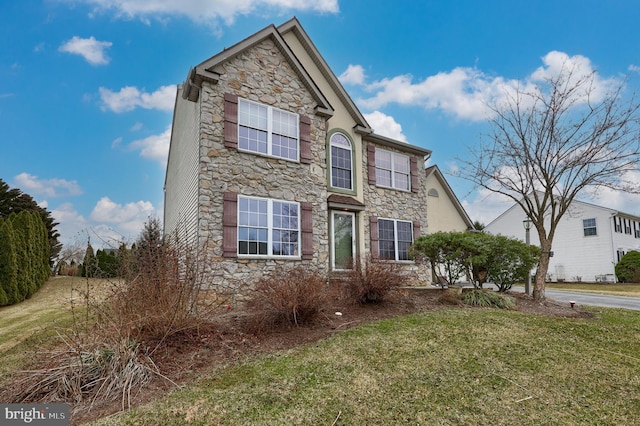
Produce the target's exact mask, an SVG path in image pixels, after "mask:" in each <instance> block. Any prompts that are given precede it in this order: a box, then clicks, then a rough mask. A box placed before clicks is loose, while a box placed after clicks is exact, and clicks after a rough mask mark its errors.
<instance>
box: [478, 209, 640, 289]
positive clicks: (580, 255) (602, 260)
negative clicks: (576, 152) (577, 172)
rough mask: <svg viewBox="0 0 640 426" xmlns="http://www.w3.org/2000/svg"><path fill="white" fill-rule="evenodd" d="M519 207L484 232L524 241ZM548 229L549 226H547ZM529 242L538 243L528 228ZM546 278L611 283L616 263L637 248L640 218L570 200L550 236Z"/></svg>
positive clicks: (535, 236)
mask: <svg viewBox="0 0 640 426" xmlns="http://www.w3.org/2000/svg"><path fill="white" fill-rule="evenodd" d="M525 217H526V215H525V213H524V211H523V210H522V208H521V207H520V206H519V205H517V204H515V205H514V206H513V207H511V208H509V209H508V210H507V211H506V212H504V213H502V214H501V215H500V216H498V217H497V218H496V219H495V220H494V221H493V222H491V223H490V224H488V225H487V226H486V227H485V232H489V233H491V234H501V235H504V236H509V237H514V238H518V239H520V240H522V241H524V240H525V236H526V231H525V228H524V223H523V221H524V219H525ZM547 229H548V225H547ZM530 232H531V244H533V245H538V246H539V245H540V240H539V238H538V234H537V232H536V230H535V228H534V227H532V228H531V231H530ZM551 250H552V252H553V256H552V257H551V261H550V263H549V272H548V277H547V281H584V282H614V281H616V277H615V269H614V268H615V265H616V263H618V261H619V260H620V258H622V256H624V254H625V253H627V252H629V251H630V250H639V251H640V217H638V216H634V215H631V214H627V213H622V212H619V211H617V210H614V209H610V208H606V207H601V206H596V205H594V204H589V203H585V202H581V201H573V202H572V204H571V207H570V208H569V211H567V213H566V214H565V215H564V216H563V218H562V219H561V220H560V223H559V225H558V228H557V230H556V234H555V236H554V238H553V246H552V249H551Z"/></svg>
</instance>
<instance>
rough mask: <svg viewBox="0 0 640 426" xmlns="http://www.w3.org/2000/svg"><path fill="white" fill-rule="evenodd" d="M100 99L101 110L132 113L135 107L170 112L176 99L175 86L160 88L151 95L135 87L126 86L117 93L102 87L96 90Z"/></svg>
mask: <svg viewBox="0 0 640 426" xmlns="http://www.w3.org/2000/svg"><path fill="white" fill-rule="evenodd" d="M98 90H99V92H100V98H101V99H102V103H103V105H102V109H103V110H111V111H113V112H125V111H132V110H134V109H135V108H137V107H140V108H145V109H159V110H162V111H172V110H173V105H174V103H175V99H176V86H175V85H173V84H172V85H169V86H161V87H160V88H159V89H158V90H156V91H155V92H152V93H147V92H144V91H140V90H139V89H138V88H137V87H132V86H126V87H123V88H122V89H120V91H119V92H113V91H111V90H109V89H105V88H104V87H100V89H98Z"/></svg>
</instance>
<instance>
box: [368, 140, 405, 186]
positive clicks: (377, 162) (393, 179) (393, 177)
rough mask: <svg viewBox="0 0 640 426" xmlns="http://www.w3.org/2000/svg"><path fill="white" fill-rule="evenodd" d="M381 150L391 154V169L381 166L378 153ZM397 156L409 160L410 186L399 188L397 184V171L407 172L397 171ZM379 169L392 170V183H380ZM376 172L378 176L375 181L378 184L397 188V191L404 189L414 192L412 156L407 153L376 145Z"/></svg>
mask: <svg viewBox="0 0 640 426" xmlns="http://www.w3.org/2000/svg"><path fill="white" fill-rule="evenodd" d="M379 152H384V153H387V154H389V155H390V156H391V168H390V169H386V168H383V167H381V166H380V161H379V158H378V153H379ZM396 157H400V158H403V159H405V160H406V162H407V173H406V176H407V185H408V186H409V187H408V188H399V187H398V186H397V185H396V173H398V174H403V175H404V174H405V173H403V172H396V170H395V161H394V160H395V158H396ZM378 170H384V171H390V172H391V185H390V186H388V185H383V184H382V183H380V179H378ZM375 173H376V177H375V181H376V186H379V187H381V188H388V189H395V190H397V191H403V192H413V191H412V189H411V188H412V183H413V182H412V173H411V156H409V155H406V154H402V153H399V152H394V151H389V150H387V149H382V148H379V147H375Z"/></svg>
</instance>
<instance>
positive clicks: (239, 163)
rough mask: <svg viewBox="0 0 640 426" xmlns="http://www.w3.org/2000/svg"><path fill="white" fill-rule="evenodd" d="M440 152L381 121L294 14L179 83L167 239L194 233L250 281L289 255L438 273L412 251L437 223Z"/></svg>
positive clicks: (324, 263) (229, 272)
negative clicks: (374, 123) (384, 127)
mask: <svg viewBox="0 0 640 426" xmlns="http://www.w3.org/2000/svg"><path fill="white" fill-rule="evenodd" d="M429 155H430V151H429V150H427V149H425V148H421V147H418V146H415V145H411V144H408V143H404V142H401V141H397V140H394V139H390V138H388V137H384V136H381V135H378V134H376V133H375V132H374V131H373V130H372V128H371V127H370V126H369V124H368V123H367V121H366V120H365V119H364V117H363V115H362V113H361V112H360V111H359V110H358V108H357V107H356V106H355V104H354V103H353V101H352V100H351V98H350V97H349V95H348V94H347V93H346V91H345V90H344V88H343V87H342V85H341V84H340V82H339V81H338V78H337V77H336V75H335V74H334V73H333V72H332V70H331V69H330V68H329V67H328V65H327V63H326V62H325V60H324V59H323V58H322V56H321V55H320V53H319V52H318V50H317V49H316V47H315V46H314V44H313V43H312V42H311V40H310V39H309V37H308V35H307V33H306V32H305V31H304V29H303V28H302V26H301V25H300V23H299V22H298V20H297V19H295V18H293V19H291V20H290V21H288V22H286V23H284V24H283V25H281V26H279V27H275V26H273V25H272V26H269V27H267V28H264V29H263V30H261V31H259V32H257V33H255V34H253V35H252V36H250V37H248V38H247V39H245V40H243V41H241V42H239V43H238V44H236V45H234V46H232V47H230V48H227V49H225V50H224V51H222V52H220V53H218V54H217V55H215V56H213V57H211V58H209V59H207V60H206V61H204V62H202V63H201V64H199V65H197V66H196V67H194V68H192V69H191V70H190V71H189V73H188V76H187V79H186V81H185V82H184V83H183V84H182V85H180V86H179V88H178V95H177V98H176V104H175V110H174V118H173V127H172V134H171V145H170V150H169V159H168V165H167V173H166V181H165V206H164V226H165V234H168V233H170V232H172V231H173V230H174V229H176V227H178V226H180V227H183V228H184V229H186V230H187V234H188V235H189V236H190V237H192V238H194V241H197V242H198V244H200V245H204V246H206V249H207V250H208V251H209V252H210V253H212V254H213V256H214V258H215V259H216V261H218V262H219V263H220V265H222V267H223V269H224V275H225V279H226V280H228V281H230V282H232V283H233V284H235V285H239V286H240V285H243V283H251V282H254V281H255V279H256V278H258V277H260V276H262V275H263V274H264V273H267V272H268V271H269V270H270V269H272V268H274V267H275V266H276V265H278V264H281V263H283V262H286V263H290V264H303V265H308V266H309V267H310V268H315V269H317V270H319V271H322V272H325V273H333V272H340V271H344V270H348V269H350V268H352V266H353V259H355V258H364V257H366V256H370V257H371V258H373V259H384V260H389V261H394V262H398V263H399V264H400V265H402V266H403V268H405V269H406V272H407V273H409V274H412V275H413V279H414V280H416V281H419V282H428V281H429V280H430V272H429V270H428V268H427V267H426V265H419V264H416V263H414V262H412V261H411V260H410V258H409V253H408V247H409V246H410V245H411V243H412V242H413V240H414V239H415V238H416V237H417V236H418V235H420V234H421V233H423V232H426V230H427V210H426V207H425V205H426V203H427V200H428V199H429V198H428V194H427V191H428V187H427V185H426V182H427V178H428V174H427V173H426V172H425V169H424V161H425V158H427V157H428V156H429ZM442 195H443V196H448V194H446V193H445V194H442ZM456 202H457V200H456ZM465 215H466V214H465Z"/></svg>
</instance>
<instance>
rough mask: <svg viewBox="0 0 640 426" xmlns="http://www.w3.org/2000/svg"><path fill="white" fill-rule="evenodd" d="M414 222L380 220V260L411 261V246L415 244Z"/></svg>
mask: <svg viewBox="0 0 640 426" xmlns="http://www.w3.org/2000/svg"><path fill="white" fill-rule="evenodd" d="M412 225H413V224H412V222H407V221H403V220H396V219H380V218H379V219H378V246H379V255H380V259H385V260H409V246H410V245H411V244H412V243H413V227H412Z"/></svg>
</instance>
